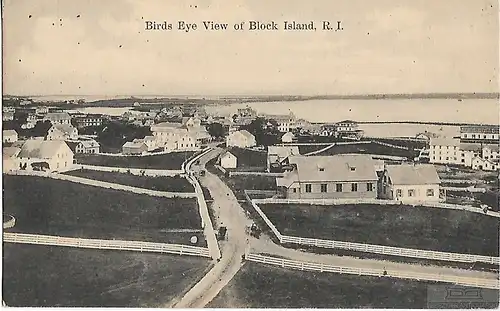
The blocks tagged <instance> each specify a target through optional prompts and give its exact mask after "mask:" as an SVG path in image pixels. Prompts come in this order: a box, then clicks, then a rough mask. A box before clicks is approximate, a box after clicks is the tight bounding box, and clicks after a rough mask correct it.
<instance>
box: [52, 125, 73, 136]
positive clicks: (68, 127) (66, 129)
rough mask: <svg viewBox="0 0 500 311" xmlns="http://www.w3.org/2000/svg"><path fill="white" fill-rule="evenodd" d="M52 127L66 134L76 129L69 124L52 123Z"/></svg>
mask: <svg viewBox="0 0 500 311" xmlns="http://www.w3.org/2000/svg"><path fill="white" fill-rule="evenodd" d="M52 127H53V128H55V129H56V130H58V131H60V132H62V133H64V134H68V135H70V134H72V133H73V132H74V131H75V130H76V129H75V127H74V126H73V125H71V124H54V125H52Z"/></svg>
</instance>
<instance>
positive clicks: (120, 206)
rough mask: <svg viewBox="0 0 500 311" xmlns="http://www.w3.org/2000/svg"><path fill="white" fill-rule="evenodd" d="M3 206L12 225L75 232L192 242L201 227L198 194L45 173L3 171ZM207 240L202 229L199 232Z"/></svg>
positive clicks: (22, 228)
mask: <svg viewBox="0 0 500 311" xmlns="http://www.w3.org/2000/svg"><path fill="white" fill-rule="evenodd" d="M3 188H4V197H3V199H4V201H3V203H4V205H3V208H4V212H5V213H7V214H10V215H13V216H14V217H15V218H16V226H15V227H14V228H12V229H11V230H12V231H14V232H23V233H38V234H51V235H61V236H74V237H82V238H83V237H92V238H109V239H111V238H115V239H130V240H143V241H155V242H165V243H183V244H189V238H190V237H191V236H192V235H193V233H185V232H180V233H179V232H175V233H172V232H170V233H165V232H164V230H168V229H201V218H200V215H199V211H198V206H197V202H196V200H195V199H179V198H160V197H152V196H148V195H138V194H134V193H129V192H126V191H119V190H113V189H104V188H99V187H92V186H86V185H81V184H76V183H72V182H68V181H62V180H54V179H47V178H43V177H27V176H4V178H3ZM194 235H197V236H198V238H199V240H200V242H199V244H198V245H200V246H204V245H205V240H204V238H203V234H202V233H196V234H194Z"/></svg>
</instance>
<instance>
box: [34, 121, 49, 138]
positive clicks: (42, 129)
mask: <svg viewBox="0 0 500 311" xmlns="http://www.w3.org/2000/svg"><path fill="white" fill-rule="evenodd" d="M51 127H52V123H51V122H50V121H44V122H42V121H38V122H37V123H36V124H35V127H34V128H32V129H30V130H29V136H34V137H40V136H46V135H47V133H48V132H49V129H50V128H51Z"/></svg>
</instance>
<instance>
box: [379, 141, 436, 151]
mask: <svg viewBox="0 0 500 311" xmlns="http://www.w3.org/2000/svg"><path fill="white" fill-rule="evenodd" d="M371 140H376V141H380V142H383V143H387V144H391V145H395V146H400V147H406V148H410V150H413V149H419V150H420V149H422V148H424V147H425V146H427V144H428V143H427V142H426V141H419V140H409V139H397V138H372V139H371Z"/></svg>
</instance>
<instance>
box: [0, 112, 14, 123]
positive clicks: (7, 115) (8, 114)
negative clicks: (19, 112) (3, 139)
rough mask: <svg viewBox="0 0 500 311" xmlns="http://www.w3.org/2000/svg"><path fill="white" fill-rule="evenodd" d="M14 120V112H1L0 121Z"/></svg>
mask: <svg viewBox="0 0 500 311" xmlns="http://www.w3.org/2000/svg"><path fill="white" fill-rule="evenodd" d="M13 120H14V112H10V111H7V112H3V113H2V121H4V122H5V121H13Z"/></svg>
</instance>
